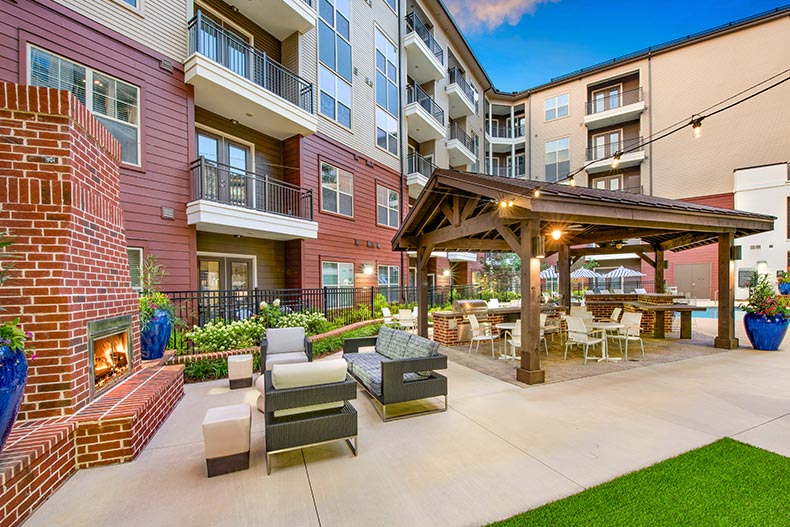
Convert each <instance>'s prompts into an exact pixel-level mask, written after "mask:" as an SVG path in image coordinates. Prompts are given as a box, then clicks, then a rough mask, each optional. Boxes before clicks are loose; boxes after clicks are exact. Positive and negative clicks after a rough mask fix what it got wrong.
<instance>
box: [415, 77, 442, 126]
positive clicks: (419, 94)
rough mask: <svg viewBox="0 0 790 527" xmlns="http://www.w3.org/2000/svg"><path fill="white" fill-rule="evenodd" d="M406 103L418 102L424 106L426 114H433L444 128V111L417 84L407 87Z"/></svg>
mask: <svg viewBox="0 0 790 527" xmlns="http://www.w3.org/2000/svg"><path fill="white" fill-rule="evenodd" d="M406 101H407V102H409V103H412V102H416V103H417V104H419V105H420V106H422V107H423V108H424V109H425V111H426V112H428V113H429V114H431V116H432V117H433V118H434V119H436V121H437V122H438V123H439V124H440V125H442V126H444V110H443V109H442V107H441V106H439V105H438V104H436V101H434V100H433V99H432V98H431V96H430V95H428V94H427V93H425V91H424V90H423V89H422V88H420V87H419V86H417V85H416V84H415V85H413V86H407V87H406Z"/></svg>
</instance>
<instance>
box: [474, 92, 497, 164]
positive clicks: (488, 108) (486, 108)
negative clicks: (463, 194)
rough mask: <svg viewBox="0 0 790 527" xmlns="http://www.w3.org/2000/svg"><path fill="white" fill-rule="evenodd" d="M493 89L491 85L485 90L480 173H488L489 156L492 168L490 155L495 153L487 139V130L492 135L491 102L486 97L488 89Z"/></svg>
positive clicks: (489, 135)
mask: <svg viewBox="0 0 790 527" xmlns="http://www.w3.org/2000/svg"><path fill="white" fill-rule="evenodd" d="M493 89H494V87H493V86H489V87H488V88H486V89H485V90H483V163H482V165H479V166H478V167H477V173H478V174H486V173H487V172H486V167H485V161H486V158H487V157H488V158H489V159H488V167H489V168H491V159H490V157H492V156H493V154H492V153H491V145H489V144H488V141H486V131H487V132H488V137H491V104H490V103H489V102H488V99H487V98H486V93H488V90H493ZM486 118H487V120H488V127H486ZM486 148H488V150H489V152H488V156H486Z"/></svg>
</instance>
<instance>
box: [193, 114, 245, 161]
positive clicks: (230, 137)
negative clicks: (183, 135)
mask: <svg viewBox="0 0 790 527" xmlns="http://www.w3.org/2000/svg"><path fill="white" fill-rule="evenodd" d="M201 130H202V131H204V132H208V133H210V134H213V135H218V136H220V137H222V138H223V139H228V140H230V141H233V142H234V143H239V144H242V145H244V146H246V147H248V148H249V149H250V172H255V143H250V142H249V141H245V140H244V139H240V138H238V137H236V136H235V135H231V134H229V133H227V132H223V131H222V130H218V129H216V128H212V127H210V126H206V125H205V124H203V123H195V135H197V134H198V133H199V132H200V131H201ZM195 148H196V149H197V145H196V146H195Z"/></svg>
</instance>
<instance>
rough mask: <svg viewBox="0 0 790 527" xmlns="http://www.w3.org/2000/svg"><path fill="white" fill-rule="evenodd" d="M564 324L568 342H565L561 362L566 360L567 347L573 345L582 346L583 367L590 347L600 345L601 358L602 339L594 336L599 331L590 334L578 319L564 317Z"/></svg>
mask: <svg viewBox="0 0 790 527" xmlns="http://www.w3.org/2000/svg"><path fill="white" fill-rule="evenodd" d="M565 322H567V323H568V340H566V341H565V356H564V357H563V360H566V359H567V358H568V346H571V345H573V344H579V345H580V346H584V365H585V366H586V365H587V352H588V351H589V349H590V346H595V345H596V344H600V345H601V356H603V345H604V342H603V338H601V337H600V336H595V335H596V334H600V331H592V332H591V331H590V330H588V329H587V326H586V325H585V324H584V320H582V319H581V318H579V317H565Z"/></svg>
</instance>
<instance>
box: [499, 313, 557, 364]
mask: <svg viewBox="0 0 790 527" xmlns="http://www.w3.org/2000/svg"><path fill="white" fill-rule="evenodd" d="M543 316H544V315H541V317H543ZM542 323H543V320H542V319H541V328H540V341H541V342H543V347H544V349H545V350H546V356H547V357H548V356H549V345H548V343H547V342H546V336H545V335H544V333H543V326H542ZM507 345H508V347H509V348H510V351H511V353H509V354H508V355H509V357H510V360H511V362H512V361H514V360H515V359H517V358H518V357H516V351H517V350H518V349H519V348H520V347H521V319H518V320H516V327H515V328H513V333H511V335H510V338H509V339H508V341H507Z"/></svg>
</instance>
